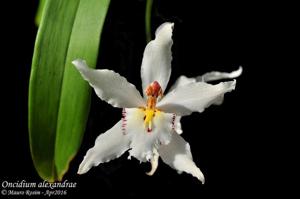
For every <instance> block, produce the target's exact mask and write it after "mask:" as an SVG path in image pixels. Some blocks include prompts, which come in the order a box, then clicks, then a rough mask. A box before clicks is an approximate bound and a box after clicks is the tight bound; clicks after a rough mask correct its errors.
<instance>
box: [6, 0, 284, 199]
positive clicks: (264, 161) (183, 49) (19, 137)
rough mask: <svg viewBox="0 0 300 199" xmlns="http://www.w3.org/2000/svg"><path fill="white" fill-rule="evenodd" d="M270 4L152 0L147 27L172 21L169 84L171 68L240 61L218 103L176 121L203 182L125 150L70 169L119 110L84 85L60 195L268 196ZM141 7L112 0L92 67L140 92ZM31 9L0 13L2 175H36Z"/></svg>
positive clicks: (192, 71) (224, 67) (137, 1)
mask: <svg viewBox="0 0 300 199" xmlns="http://www.w3.org/2000/svg"><path fill="white" fill-rule="evenodd" d="M273 6H275V5H272V4H268V5H262V4H259V3H258V4H254V3H253V4H251V3H249V4H246V3H244V4H237V3H235V4H229V3H221V4H220V3H217V2H211V3H209V4H208V3H196V1H195V3H191V2H187V1H171V0H168V1H166V0H163V1H154V4H153V15H152V31H153V32H154V31H155V29H156V27H158V26H159V25H160V24H161V23H163V22H165V21H172V22H175V29H174V36H173V40H174V45H173V48H172V51H173V61H172V75H171V79H170V83H169V86H170V85H171V84H172V83H174V81H175V80H176V78H177V77H179V76H180V75H186V76H188V77H193V76H197V75H201V74H203V73H205V72H209V71H213V70H218V71H227V72H230V71H233V70H236V69H237V68H238V67H239V66H240V65H241V66H243V69H244V71H243V74H242V76H241V77H239V78H238V79H237V87H236V90H235V91H233V92H231V93H229V94H226V95H225V101H224V103H223V104H222V105H221V106H212V107H210V108H208V109H207V110H205V111H204V112H203V113H201V114H199V113H194V114H192V115H191V116H188V117H185V118H183V119H182V127H183V131H184V133H183V135H182V136H183V137H184V138H185V139H186V141H188V142H189V143H190V145H191V149H192V153H193V157H194V161H195V162H196V164H197V165H198V166H199V167H200V169H201V170H202V171H203V173H204V175H205V177H206V183H205V184H204V185H201V183H200V182H199V181H198V180H197V179H196V178H194V177H192V176H191V175H188V174H185V173H183V174H181V175H179V174H177V172H176V171H175V170H173V169H171V168H169V167H168V166H167V165H165V164H164V163H162V162H160V165H159V168H158V170H157V172H156V173H155V175H154V176H152V177H149V176H147V175H145V172H146V171H148V170H149V169H150V167H149V166H150V165H148V164H139V162H138V161H137V160H135V159H132V160H127V155H128V154H127V155H126V154H125V155H123V156H122V157H120V158H119V159H116V160H113V161H111V162H109V163H105V164H102V165H100V166H98V167H96V168H93V169H91V170H90V171H89V172H88V173H87V174H85V175H82V176H78V175H77V174H76V171H77V168H78V166H79V164H80V162H81V161H82V159H83V156H84V155H85V153H86V151H87V150H88V149H89V148H90V147H92V146H93V145H94V141H95V138H96V137H97V136H98V135H99V133H102V132H105V131H106V130H107V129H109V128H110V127H112V126H113V125H114V124H115V123H116V122H117V121H118V120H119V119H120V117H121V110H119V109H115V108H112V107H111V106H110V105H108V104H106V103H105V102H103V101H101V100H99V99H98V98H97V97H96V95H95V94H94V92H93V94H92V104H91V111H90V116H89V120H88V124H87V129H86V132H85V135H84V138H83V142H82V146H81V148H80V150H79V153H78V155H77V156H76V157H75V159H74V160H73V161H72V162H71V166H70V170H69V171H68V173H67V174H66V175H65V179H67V180H68V181H72V182H77V188H76V189H69V190H68V197H74V196H75V195H76V196H77V195H82V196H84V195H88V196H89V197H91V198H107V197H108V196H120V197H123V198H128V197H134V198H135V197H139V198H141V197H173V196H184V197H188V198H194V197H195V198H220V197H230V198H245V197H248V196H252V197H256V196H270V194H274V193H275V194H276V193H277V191H276V190H275V187H274V186H273V185H274V184H276V182H278V178H277V177H276V175H275V174H274V173H273V171H274V172H275V169H274V168H273V167H272V166H270V164H268V163H269V160H271V159H272V158H273V156H275V155H276V151H274V150H273V146H276V145H277V143H276V142H275V141H274V140H273V136H272V135H274V134H273V133H272V130H271V129H270V126H269V125H268V124H269V123H270V122H268V121H267V117H268V115H267V112H268V111H269V109H270V107H269V106H268V105H267V102H268V101H269V99H268V98H265V97H263V96H266V95H268V94H270V93H272V92H273V91H272V90H271V89H270V88H269V87H268V86H269V84H270V81H267V79H266V78H267V77H266V76H265V74H268V73H265V72H269V71H270V69H271V68H270V65H271V64H270V59H272V60H273V61H274V59H275V62H276V61H277V60H276V59H277V58H276V54H275V53H274V54H273V52H274V50H273V51H272V53H271V51H270V49H272V48H273V47H275V46H276V45H279V44H278V43H279V42H280V41H279V40H278V39H277V40H276V37H277V36H276V35H275V34H274V32H276V25H275V24H277V23H278V19H279V18H280V17H278V14H279V15H280V12H277V11H275V12H274V9H273ZM144 8H145V2H144V1H142V0H130V1H117V0H112V2H111V5H110V9H109V11H108V15H107V19H106V22H105V25H104V31H103V33H102V39H101V48H100V52H99V59H98V64H97V67H98V68H108V69H112V70H114V71H116V72H118V73H120V74H121V75H122V76H124V77H126V78H127V79H128V81H129V82H131V83H133V84H135V85H136V86H137V88H138V89H139V90H141V80H140V76H139V74H140V64H141V60H142V54H143V50H144V47H145V45H146V42H145V32H144ZM36 9H37V1H26V2H25V1H24V2H23V1H21V2H18V3H16V4H15V5H9V6H8V7H7V10H6V11H7V14H4V16H3V17H2V20H3V21H4V22H5V23H3V24H4V25H3V32H4V33H6V35H5V37H2V40H3V43H4V44H5V45H4V46H2V50H3V51H5V53H4V54H3V53H2V56H4V57H3V58H2V60H4V63H3V66H2V68H3V69H5V70H2V71H3V74H2V80H3V83H2V88H3V89H2V93H5V95H3V96H2V97H1V98H2V100H3V103H2V110H3V111H2V114H3V115H4V120H2V122H3V130H2V132H1V133H2V135H3V138H1V141H2V144H1V148H2V149H1V151H2V154H3V156H2V157H1V159H2V160H1V182H2V181H3V180H8V181H18V180H19V181H20V180H23V179H25V180H26V181H29V182H30V181H36V182H40V181H41V179H40V178H39V176H38V175H37V173H36V171H35V170H34V167H33V164H32V160H31V157H30V151H29V143H28V129H27V97H28V96H27V93H28V83H29V81H28V80H29V75H30V66H31V59H32V54H33V47H34V41H35V36H36V31H37V28H36V26H35V25H34V16H35V12H36ZM279 11H280V10H279ZM5 13H6V12H5ZM274 41H276V42H274ZM272 67H273V68H272V69H273V70H274V65H273V66H272ZM262 74H264V75H262ZM269 75H270V74H269ZM74 92H76V89H75V88H74ZM273 125H275V127H276V124H273Z"/></svg>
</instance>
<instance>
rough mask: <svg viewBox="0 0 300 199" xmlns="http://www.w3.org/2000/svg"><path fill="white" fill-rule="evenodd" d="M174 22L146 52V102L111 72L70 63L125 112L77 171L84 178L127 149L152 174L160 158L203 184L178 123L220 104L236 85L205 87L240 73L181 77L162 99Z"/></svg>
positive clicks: (168, 72)
mask: <svg viewBox="0 0 300 199" xmlns="http://www.w3.org/2000/svg"><path fill="white" fill-rule="evenodd" d="M173 27H174V24H173V23H164V24H162V25H161V26H160V27H159V28H158V29H157V30H156V33H155V39H154V40H152V41H151V42H149V43H148V45H147V46H146V49H145V51H144V57H143V61H142V67H141V78H142V87H143V91H144V93H143V95H144V98H143V97H141V95H140V93H139V92H138V90H137V89H136V87H135V86H134V85H132V84H131V83H129V82H127V80H126V79H125V78H124V77H122V76H120V75H119V74H118V73H115V72H114V71H111V70H106V69H104V70H94V69H91V68H89V67H88V66H87V64H86V62H85V61H84V60H80V59H77V60H74V61H73V62H72V63H73V64H74V65H75V66H76V68H77V69H78V70H79V71H80V73H81V75H82V77H83V78H84V79H85V80H86V81H88V82H89V84H90V85H91V86H92V87H93V88H94V90H95V92H96V94H97V95H98V97H100V98H101V99H102V100H105V101H106V102H108V103H109V104H111V105H112V106H114V107H117V108H123V112H122V113H123V117H122V119H121V120H120V121H119V122H118V123H117V124H116V125H115V126H113V127H112V128H111V129H110V130H108V131H107V132H105V133H103V134H101V135H99V136H98V138H97V139H96V142H95V145H94V147H93V148H91V149H89V150H88V152H87V154H86V155H85V157H84V160H83V161H82V162H81V164H80V166H79V170H78V173H79V174H84V173H86V172H87V171H89V170H90V168H91V167H93V166H97V165H99V164H100V163H103V162H108V161H110V160H112V159H115V158H118V157H119V156H121V155H122V154H123V153H124V152H126V151H127V150H129V159H130V157H131V156H133V157H135V158H137V159H138V160H139V161H140V162H145V161H150V162H151V166H152V169H151V171H150V172H148V173H147V174H148V175H153V173H154V172H155V170H156V168H157V166H158V158H159V157H161V159H162V160H163V162H165V163H166V164H168V165H169V166H170V167H172V168H174V169H176V170H177V171H178V172H179V173H181V172H187V173H189V174H192V175H193V176H195V177H196V178H198V179H199V180H200V181H201V182H202V183H204V176H203V174H202V172H201V171H200V169H199V168H198V167H197V166H196V164H195V163H194V162H193V158H192V154H191V149H190V145H189V144H188V143H187V142H186V141H185V140H184V139H183V138H182V137H181V136H180V135H179V134H181V133H182V129H181V125H180V118H181V117H182V116H186V115H189V114H191V113H192V112H202V111H203V110H204V109H205V108H207V107H208V106H210V105H212V104H220V103H221V102H222V100H223V96H224V94H225V93H226V92H230V91H232V90H233V89H234V88H235V84H236V81H235V80H233V81H228V82H222V83H219V84H216V85H212V84H208V83H206V82H208V81H212V80H220V79H224V78H235V77H238V76H239V75H240V74H241V72H242V68H239V69H238V70H237V71H234V72H232V73H220V72H211V73H207V74H204V75H203V76H199V77H196V78H187V77H184V76H181V77H180V78H179V79H178V80H177V81H176V82H175V84H174V86H173V87H171V89H170V91H169V92H168V93H167V94H165V95H163V93H164V91H165V89H166V87H167V84H168V81H169V78H170V75H171V60H172V54H171V46H172V44H173V41H172V31H173Z"/></svg>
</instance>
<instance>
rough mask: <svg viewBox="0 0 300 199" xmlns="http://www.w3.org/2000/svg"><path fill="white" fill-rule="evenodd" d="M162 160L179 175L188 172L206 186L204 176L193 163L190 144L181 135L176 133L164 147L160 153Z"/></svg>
mask: <svg viewBox="0 0 300 199" xmlns="http://www.w3.org/2000/svg"><path fill="white" fill-rule="evenodd" d="M158 153H159V155H160V157H161V159H162V160H163V161H164V162H165V163H166V164H168V165H169V166H170V167H172V168H173V169H176V170H177V171H178V172H179V173H181V172H183V171H184V172H187V173H189V174H191V175H193V176H194V177H196V178H198V180H200V181H201V182H202V184H204V181H205V180H204V175H203V173H202V172H201V170H200V169H199V168H198V167H197V166H196V164H195V163H194V161H193V157H192V153H191V149H190V145H189V143H187V142H186V141H185V140H184V139H183V138H182V137H181V136H180V135H178V134H177V133H174V134H173V135H172V140H171V142H170V143H169V144H167V145H162V146H161V147H160V148H159V151H158Z"/></svg>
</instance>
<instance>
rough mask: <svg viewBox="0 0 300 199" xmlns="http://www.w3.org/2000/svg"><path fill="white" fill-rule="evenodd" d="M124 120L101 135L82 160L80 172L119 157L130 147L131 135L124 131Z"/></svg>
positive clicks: (82, 172)
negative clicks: (125, 133) (124, 133)
mask: <svg viewBox="0 0 300 199" xmlns="http://www.w3.org/2000/svg"><path fill="white" fill-rule="evenodd" d="M121 125H122V121H119V122H118V123H117V124H116V125H115V126H114V127H112V128H111V129H110V130H108V131H106V132H105V133H103V134H101V135H99V136H98V137H97V139H96V142H95V145H94V147H93V148H91V149H89V150H88V152H87V153H86V155H85V156H84V159H83V161H82V162H81V164H80V166H79V169H78V174H84V173H86V172H87V171H88V170H90V168H91V167H93V166H98V165H99V164H100V163H103V162H108V161H110V160H112V159H115V158H118V157H119V156H121V155H122V154H123V153H124V152H125V151H127V150H128V149H129V142H130V141H129V137H128V136H127V135H123V133H122V126H121Z"/></svg>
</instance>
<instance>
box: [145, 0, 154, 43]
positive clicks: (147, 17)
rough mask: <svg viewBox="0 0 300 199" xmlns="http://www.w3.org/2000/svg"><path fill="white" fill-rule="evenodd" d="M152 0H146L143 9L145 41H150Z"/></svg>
mask: <svg viewBox="0 0 300 199" xmlns="http://www.w3.org/2000/svg"><path fill="white" fill-rule="evenodd" d="M152 4H153V0H147V1H146V11H145V33H146V41H147V43H148V42H150V41H151V12H152Z"/></svg>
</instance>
